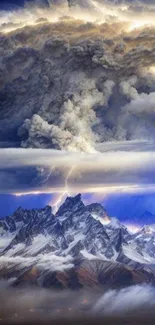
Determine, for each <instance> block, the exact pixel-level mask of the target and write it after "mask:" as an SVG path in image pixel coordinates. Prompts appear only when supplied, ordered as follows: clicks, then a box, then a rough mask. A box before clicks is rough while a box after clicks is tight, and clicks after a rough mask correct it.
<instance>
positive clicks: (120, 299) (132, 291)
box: [94, 285, 155, 315]
mask: <svg viewBox="0 0 155 325" xmlns="http://www.w3.org/2000/svg"><path fill="white" fill-rule="evenodd" d="M134 297H136V299H134ZM154 301H155V290H154V288H153V287H151V286H145V285H144V286H140V285H139V286H133V287H128V288H125V289H121V290H109V291H108V292H107V293H106V294H105V295H103V296H102V297H101V298H100V299H99V300H98V301H97V303H96V305H95V307H94V310H95V311H96V312H100V313H103V314H107V315H111V314H113V315H120V314H122V313H124V314H130V313H133V312H135V311H136V310H137V312H138V311H139V310H141V308H144V310H145V308H147V307H149V308H150V309H151V308H152V307H153V306H154V305H155V304H154Z"/></svg>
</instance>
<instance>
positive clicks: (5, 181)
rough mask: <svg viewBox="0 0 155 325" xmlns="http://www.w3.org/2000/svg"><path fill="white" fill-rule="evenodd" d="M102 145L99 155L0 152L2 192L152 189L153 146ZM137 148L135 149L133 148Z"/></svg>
mask: <svg viewBox="0 0 155 325" xmlns="http://www.w3.org/2000/svg"><path fill="white" fill-rule="evenodd" d="M128 143H129V142H126V145H125V143H124V142H123V143H120V144H119V145H117V143H116V144H115V145H114V143H110V144H105V145H104V146H103V145H102V147H100V150H102V151H103V152H98V151H96V152H95V153H93V154H90V153H83V152H82V153H78V152H68V151H63V150H61V151H60V150H49V149H35V150H34V149H28V148H26V149H21V148H19V149H18V148H17V149H11V148H10V149H9V148H8V149H1V150H0V156H1V159H0V189H1V192H2V193H9V192H10V193H31V192H37V193H38V192H41V193H43V192H50V193H51V192H63V191H64V189H65V188H66V186H67V191H68V192H70V194H71V193H77V192H84V193H85V192H99V193H100V192H102V193H103V192H105V193H108V192H115V191H126V192H130V191H131V192H138V191H142V192H143V191H146V190H147V192H149V191H154V189H155V177H154V175H155V167H154V166H155V153H154V144H153V143H148V142H147V143H145V142H144V143H143V142H140V143H139V145H138V142H134V141H133V142H130V143H129V145H128ZM137 147H138V148H139V149H138V150H136V148H137Z"/></svg>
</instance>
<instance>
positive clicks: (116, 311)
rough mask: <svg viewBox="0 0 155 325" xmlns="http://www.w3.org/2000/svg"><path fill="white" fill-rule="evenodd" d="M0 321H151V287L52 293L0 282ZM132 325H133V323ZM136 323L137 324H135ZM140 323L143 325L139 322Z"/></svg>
mask: <svg viewBox="0 0 155 325" xmlns="http://www.w3.org/2000/svg"><path fill="white" fill-rule="evenodd" d="M0 301H1V303H0V319H1V320H2V321H15V322H17V321H20V322H25V321H26V322H27V321H28V322H31V321H33V322H34V321H37V322H38V321H47V322H48V321H49V320H56V321H60V322H66V321H67V322H70V321H71V319H74V320H75V321H76V320H77V319H79V320H80V322H82V321H83V319H84V320H87V321H88V323H91V322H92V321H93V319H94V317H95V319H96V318H98V319H99V320H100V319H102V320H105V322H106V320H108V324H109V323H110V322H113V321H114V320H115V321H116V319H119V318H120V319H127V320H131V323H132V320H134V319H135V318H138V319H142V320H143V321H144V320H145V319H147V320H149V319H150V320H151V321H152V319H153V318H154V316H155V314H154V308H155V288H154V287H151V286H149V285H137V286H131V287H128V288H122V289H119V290H110V289H109V290H108V291H105V292H104V288H103V289H102V290H98V289H96V290H94V291H90V290H86V289H85V290H84V289H82V290H79V291H69V290H67V289H66V290H65V289H64V290H62V291H55V290H48V289H41V288H37V289H36V288H33V287H31V288H29V287H27V288H12V287H10V283H8V282H6V281H1V283H0ZM133 323H134V324H135V322H133ZM136 324H137V323H136ZM140 324H143V322H140Z"/></svg>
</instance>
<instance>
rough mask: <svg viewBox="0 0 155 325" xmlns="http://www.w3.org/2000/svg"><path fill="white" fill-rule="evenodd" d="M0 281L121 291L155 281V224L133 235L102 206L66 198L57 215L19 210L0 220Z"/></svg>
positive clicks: (50, 210)
mask: <svg viewBox="0 0 155 325" xmlns="http://www.w3.org/2000/svg"><path fill="white" fill-rule="evenodd" d="M0 278H1V279H7V280H8V281H9V283H10V284H11V285H13V286H17V285H25V284H26V285H29V284H31V285H32V284H33V285H39V286H43V287H48V288H50V287H52V288H53V287H54V288H72V289H78V288H81V287H85V288H90V287H91V288H92V287H93V288H94V287H122V286H128V285H132V284H137V283H151V284H154V283H155V225H150V226H145V227H143V228H141V229H140V230H139V231H137V232H136V233H134V234H133V233H131V232H130V231H129V229H128V228H127V227H126V226H125V225H123V224H121V223H120V222H119V220H118V219H117V218H110V217H109V216H108V215H107V212H106V210H105V209H104V207H103V206H102V205H101V204H98V203H94V204H90V205H84V203H83V202H82V200H81V195H80V194H78V195H76V196H75V197H67V198H66V200H65V202H64V203H63V204H62V205H61V206H60V208H59V209H58V211H57V213H56V214H54V213H53V212H52V207H51V206H46V207H45V208H43V209H32V210H25V209H22V208H21V207H20V208H18V209H17V210H16V211H15V212H14V214H13V215H12V216H8V217H6V218H4V219H1V220H0Z"/></svg>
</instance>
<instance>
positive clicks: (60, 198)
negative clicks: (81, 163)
mask: <svg viewBox="0 0 155 325" xmlns="http://www.w3.org/2000/svg"><path fill="white" fill-rule="evenodd" d="M74 170H75V166H72V167H71V169H70V170H69V172H68V174H67V176H66V178H65V188H64V191H63V192H62V193H61V195H60V196H59V197H58V199H57V201H56V202H55V203H54V204H53V207H54V211H53V212H54V214H55V213H56V212H57V211H58V208H59V206H60V205H61V202H62V201H63V198H64V196H70V192H69V185H68V181H69V179H70V177H71V176H72V174H73V171H74Z"/></svg>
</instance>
